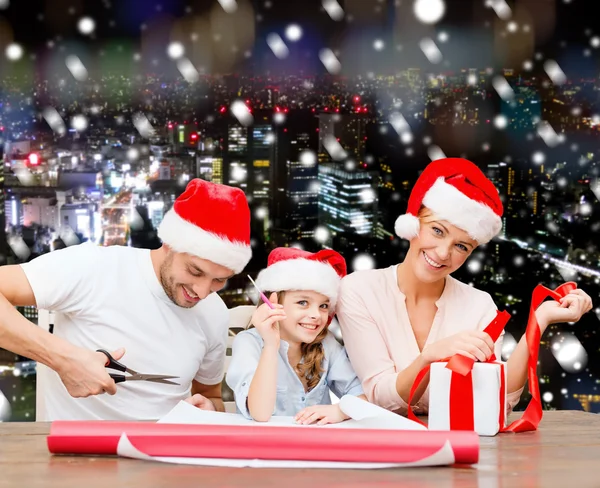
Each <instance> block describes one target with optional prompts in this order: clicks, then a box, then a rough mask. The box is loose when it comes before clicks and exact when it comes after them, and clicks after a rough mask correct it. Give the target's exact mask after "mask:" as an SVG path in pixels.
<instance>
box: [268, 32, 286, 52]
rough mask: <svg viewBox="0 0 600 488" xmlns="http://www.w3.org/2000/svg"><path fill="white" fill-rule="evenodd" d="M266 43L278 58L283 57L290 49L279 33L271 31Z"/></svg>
mask: <svg viewBox="0 0 600 488" xmlns="http://www.w3.org/2000/svg"><path fill="white" fill-rule="evenodd" d="M267 45H268V46H269V47H270V48H271V51H273V54H274V55H275V56H276V57H277V58H278V59H285V58H287V57H288V56H289V54H290V50H289V49H288V47H287V45H286V43H285V42H284V41H283V39H282V38H281V36H280V35H279V34H276V33H275V32H272V33H271V34H269V35H268V36H267Z"/></svg>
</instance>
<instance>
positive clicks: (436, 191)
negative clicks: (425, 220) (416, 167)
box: [423, 177, 502, 244]
mask: <svg viewBox="0 0 600 488" xmlns="http://www.w3.org/2000/svg"><path fill="white" fill-rule="evenodd" d="M423 205H424V206H425V207H427V208H428V209H430V210H431V211H432V212H433V213H434V214H435V215H436V216H437V217H439V218H440V219H441V220H447V221H448V222H450V223H451V224H452V225H455V226H456V227H458V228H459V229H462V230H464V231H465V232H467V233H468V234H469V235H470V236H471V237H472V238H473V239H475V240H476V241H477V242H478V243H480V244H485V243H486V242H489V241H490V240H492V239H493V238H494V236H496V235H497V234H498V232H500V229H502V219H501V218H500V217H499V216H498V214H496V213H495V212H494V211H493V210H492V209H491V208H490V207H488V206H487V205H485V204H483V203H480V202H477V201H475V200H473V199H471V198H469V197H468V196H467V195H465V194H464V193H463V192H461V191H460V190H458V189H457V188H456V187H455V186H452V185H450V184H448V183H446V181H445V180H444V178H443V177H441V178H438V179H437V180H436V182H435V183H434V184H433V185H432V186H431V188H430V189H429V190H428V191H427V193H426V194H425V198H423Z"/></svg>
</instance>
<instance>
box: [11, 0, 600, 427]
mask: <svg viewBox="0 0 600 488" xmlns="http://www.w3.org/2000/svg"><path fill="white" fill-rule="evenodd" d="M591 3H592V2H584V1H583V0H570V1H569V0H515V1H511V0H506V1H505V0H487V1H486V0H455V1H452V0H445V1H444V0H416V1H415V0H322V1H321V0H304V1H302V2H291V1H289V0H257V1H251V0H161V1H157V0H120V1H116V0H98V1H95V2H84V1H83V0H28V1H26V2H25V1H22V0H0V73H1V76H0V148H2V149H1V152H0V154H1V156H0V159H1V160H2V164H0V190H1V191H0V265H1V264H15V263H21V262H26V261H28V260H31V259H33V258H34V257H36V256H38V255H40V254H43V253H47V252H52V251H54V250H56V249H60V248H63V247H65V246H70V245H77V244H79V243H80V242H83V241H87V240H91V241H93V242H95V243H96V244H97V245H99V246H109V245H129V246H135V247H144V248H157V247H159V246H160V241H159V239H158V238H157V236H156V231H155V229H156V227H157V226H158V225H159V223H160V222H161V219H162V217H163V215H164V213H165V212H166V211H167V210H168V209H169V208H170V207H171V205H172V203H173V201H174V200H175V198H176V197H177V196H178V195H179V194H181V193H182V192H183V190H184V188H185V185H186V183H187V182H188V181H189V180H190V179H191V178H195V177H200V178H204V179H206V180H209V181H214V182H218V183H224V184H227V185H231V186H237V187H240V188H242V189H243V190H244V192H245V193H246V195H247V197H248V200H249V202H250V206H251V209H252V244H253V258H252V261H251V262H250V264H249V265H248V267H247V268H246V272H245V273H243V274H241V275H239V276H237V277H235V278H234V279H232V280H230V282H229V283H228V285H227V287H226V288H225V289H224V291H222V292H220V295H221V296H222V298H223V299H224V300H225V302H226V303H227V305H228V306H229V307H234V306H237V305H248V304H251V303H252V302H251V301H250V298H249V294H248V291H249V283H248V280H247V278H246V273H250V274H251V275H252V276H256V274H257V273H258V271H259V270H260V269H261V268H262V267H264V266H265V265H266V257H267V254H268V252H269V251H270V250H271V249H272V248H274V247H277V246H283V245H295V246H299V247H302V248H304V249H306V250H309V251H317V250H319V249H322V248H323V247H332V248H334V249H336V250H337V251H339V252H341V253H342V254H343V255H344V257H345V258H346V260H347V262H348V265H349V270H350V271H352V270H358V269H368V268H372V267H378V268H383V267H387V266H390V265H392V264H395V263H398V262H400V261H401V260H402V259H403V255H404V253H405V252H406V249H407V244H408V243H407V242H406V241H402V240H400V239H399V238H397V237H395V235H394V234H393V228H394V221H395V219H396V218H397V216H398V215H400V214H402V213H404V212H405V210H406V203H407V199H408V196H409V194H410V190H411V188H412V186H413V185H414V183H415V181H416V179H417V177H418V175H419V172H420V171H422V170H423V168H424V167H425V166H426V165H427V164H428V163H429V162H430V161H431V160H434V159H439V158H441V157H444V155H447V156H457V157H458V156H460V157H466V158H468V159H470V160H472V161H473V162H475V163H476V164H478V165H479V166H480V168H481V169H482V170H483V171H484V172H485V173H486V174H487V175H488V176H489V177H490V178H491V179H492V181H493V182H494V183H495V184H496V186H497V187H498V189H499V191H500V194H501V196H502V199H503V202H504V205H505V215H504V219H503V220H504V226H503V229H502V233H501V235H500V236H498V238H496V239H494V240H493V241H492V242H490V243H489V244H488V245H486V246H483V247H481V248H478V249H477V250H476V251H475V252H474V253H473V255H472V257H471V258H470V259H469V260H468V261H467V263H466V264H465V266H463V268H462V269H461V270H459V272H457V273H456V274H455V277H456V278H458V279H460V280H462V281H464V282H466V283H469V284H472V285H473V286H475V287H478V288H481V289H483V290H485V291H487V292H489V293H490V294H491V295H492V297H493V298H494V300H495V302H496V304H497V305H498V307H499V308H500V309H506V310H508V311H509V312H510V313H511V314H512V319H511V321H510V323H509V325H508V326H507V329H506V330H507V334H506V337H505V343H504V352H503V356H504V358H506V357H508V355H509V354H510V352H511V350H512V348H513V347H514V346H515V340H518V339H519V338H520V336H521V335H522V334H523V332H524V330H525V325H526V321H527V314H528V309H529V300H530V298H531V292H532V290H533V288H534V287H535V286H536V285H537V284H538V283H543V284H545V285H546V286H549V287H556V286H558V285H559V284H560V283H562V282H564V281H569V280H575V281H577V282H578V285H579V286H580V287H581V288H583V289H585V290H586V291H587V292H588V293H589V294H590V296H591V297H592V300H594V302H597V301H598V296H599V291H600V250H599V249H598V245H597V242H598V237H599V235H600V204H599V202H598V198H600V180H599V179H598V178H599V170H600V145H599V144H598V141H599V140H600V137H599V132H598V131H599V130H600V97H599V94H600V92H599V90H600V68H599V64H598V60H599V58H600V21H598V20H597V16H596V18H594V15H593V8H592V7H591V6H590V4H591ZM584 4H585V5H587V6H584ZM444 7H445V8H444ZM115 286H118V284H117V283H115ZM595 305H596V307H598V308H595V309H594V311H593V312H591V313H589V314H587V315H586V316H584V317H583V319H582V320H581V321H580V322H579V323H577V324H575V325H569V324H560V325H555V326H551V327H550V328H549V329H548V331H547V332H546V334H545V335H544V338H543V342H542V345H541V346H540V366H539V374H540V390H541V392H542V395H543V400H544V408H547V409H578V410H582V409H583V410H587V411H591V412H600V391H599V387H600V336H599V334H598V332H597V331H598V328H599V325H600V324H599V322H598V321H599V318H600V304H597V303H595ZM21 312H22V313H23V314H24V315H25V316H26V317H28V318H30V319H31V320H32V321H34V322H36V321H37V320H38V312H37V310H36V309H34V308H22V309H21ZM465 313H468V304H465ZM35 379H36V374H35V364H34V363H32V362H30V361H28V359H27V358H23V357H15V356H14V355H13V354H11V353H8V352H6V351H2V350H0V390H1V391H2V392H3V393H4V396H5V397H6V399H7V401H8V403H9V404H10V408H7V406H6V405H5V406H4V407H2V408H0V418H3V419H4V420H13V421H17V420H34V419H35ZM528 398H529V397H528V395H523V397H522V400H521V403H520V408H523V407H524V406H525V405H526V401H527V400H528ZM3 412H4V413H3Z"/></svg>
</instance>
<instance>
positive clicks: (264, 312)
mask: <svg viewBox="0 0 600 488" xmlns="http://www.w3.org/2000/svg"><path fill="white" fill-rule="evenodd" d="M269 301H270V302H271V303H272V304H273V306H274V307H275V308H273V309H271V308H269V306H268V305H267V304H266V303H263V304H262V305H261V306H260V307H258V308H257V309H256V310H255V311H254V313H253V314H252V325H253V326H254V327H256V330H257V331H258V333H259V334H260V336H261V337H262V339H263V341H264V343H265V346H266V345H270V346H275V347H277V349H279V341H280V335H279V323H278V322H279V321H280V320H285V318H286V315H285V312H284V310H283V305H280V304H278V303H277V293H271V296H270V297H269Z"/></svg>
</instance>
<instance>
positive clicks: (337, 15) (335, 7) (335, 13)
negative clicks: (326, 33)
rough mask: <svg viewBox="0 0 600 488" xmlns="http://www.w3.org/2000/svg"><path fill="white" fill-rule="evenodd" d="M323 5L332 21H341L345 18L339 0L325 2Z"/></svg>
mask: <svg viewBox="0 0 600 488" xmlns="http://www.w3.org/2000/svg"><path fill="white" fill-rule="evenodd" d="M321 5H323V8H324V9H325V11H326V12H327V13H328V14H329V17H331V19H332V20H335V21H340V20H342V19H343V18H344V9H342V7H341V6H340V4H339V3H338V2H337V0H323V1H322V2H321Z"/></svg>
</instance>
